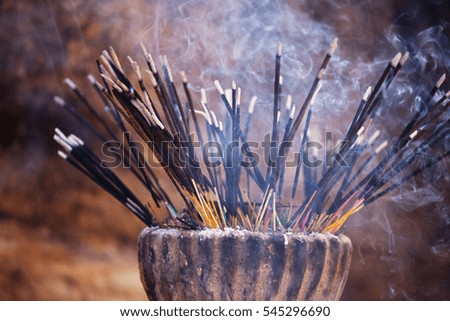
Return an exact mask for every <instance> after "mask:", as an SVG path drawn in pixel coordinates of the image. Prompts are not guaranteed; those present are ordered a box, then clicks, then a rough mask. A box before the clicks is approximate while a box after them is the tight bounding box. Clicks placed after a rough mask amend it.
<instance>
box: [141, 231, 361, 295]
mask: <svg viewBox="0 0 450 321" xmlns="http://www.w3.org/2000/svg"><path fill="white" fill-rule="evenodd" d="M138 248H139V254H138V256H139V269H140V273H141V281H142V283H143V285H144V288H145V291H146V293H147V296H148V298H149V299H150V300H221V301H225V300H283V301H285V300H338V299H339V298H340V296H341V293H342V290H343V289H344V286H345V283H346V281H347V276H348V272H349V268H350V262H351V252H352V244H351V241H350V239H349V238H348V237H346V236H344V235H339V236H335V235H332V234H328V233H327V234H320V233H309V234H283V233H280V232H277V233H260V232H250V231H244V230H234V229H225V230H213V229H207V230H202V231H187V230H180V229H161V228H146V229H144V230H143V231H142V233H141V235H140V236H139V241H138Z"/></svg>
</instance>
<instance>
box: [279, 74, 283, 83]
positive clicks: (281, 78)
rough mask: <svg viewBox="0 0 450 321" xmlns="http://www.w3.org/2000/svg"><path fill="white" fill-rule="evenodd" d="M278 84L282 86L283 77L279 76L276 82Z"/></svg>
mask: <svg viewBox="0 0 450 321" xmlns="http://www.w3.org/2000/svg"><path fill="white" fill-rule="evenodd" d="M278 83H279V84H280V85H282V84H283V76H280V79H279V80H278Z"/></svg>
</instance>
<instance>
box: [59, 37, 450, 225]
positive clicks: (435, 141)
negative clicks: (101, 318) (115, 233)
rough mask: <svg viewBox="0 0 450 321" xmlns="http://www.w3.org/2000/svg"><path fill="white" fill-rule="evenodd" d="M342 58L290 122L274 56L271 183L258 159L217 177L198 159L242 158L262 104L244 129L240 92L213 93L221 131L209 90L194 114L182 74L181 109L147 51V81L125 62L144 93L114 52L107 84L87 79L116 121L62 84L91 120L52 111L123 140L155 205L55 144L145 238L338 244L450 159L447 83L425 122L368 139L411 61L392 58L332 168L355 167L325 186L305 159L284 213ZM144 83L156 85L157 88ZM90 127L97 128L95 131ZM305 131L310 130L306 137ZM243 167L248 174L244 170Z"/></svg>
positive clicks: (87, 155)
mask: <svg viewBox="0 0 450 321" xmlns="http://www.w3.org/2000/svg"><path fill="white" fill-rule="evenodd" d="M336 47H337V39H335V40H334V41H333V42H332V44H331V46H330V49H329V51H328V52H327V53H326V55H325V58H324V59H323V62H322V64H321V65H320V67H319V68H318V72H317V75H316V77H315V79H314V81H313V83H312V85H311V88H310V90H309V92H308V95H307V96H306V98H305V99H304V102H303V104H302V105H301V107H300V108H299V109H298V110H297V109H296V107H295V105H293V104H292V98H291V96H287V99H286V104H285V106H286V107H285V108H284V109H285V110H282V109H283V108H282V105H283V104H282V99H281V90H282V76H281V58H282V46H281V43H279V45H278V48H277V52H276V55H275V78H274V95H273V110H272V111H271V114H272V126H271V132H270V133H271V135H270V137H271V140H272V142H275V143H276V144H275V146H276V148H274V149H271V155H270V159H271V160H272V162H271V163H269V164H268V166H266V169H265V174H264V173H263V172H264V168H261V165H260V164H258V163H257V162H256V160H255V159H256V158H255V156H256V155H255V154H254V153H255V152H254V151H252V150H251V149H249V148H241V149H239V148H231V150H230V149H228V148H223V150H221V152H220V153H217V154H216V156H215V163H214V166H211V164H205V162H202V161H201V160H202V158H201V156H202V155H201V151H202V149H200V152H199V151H198V150H197V148H196V147H197V146H198V144H196V142H197V140H198V142H199V143H200V146H204V144H205V143H207V142H208V143H211V142H212V143H217V144H221V146H228V145H230V144H231V146H245V144H246V143H247V140H248V134H249V128H250V125H251V122H252V117H253V112H254V109H255V107H256V104H257V99H256V97H253V98H252V99H251V100H250V103H249V105H248V106H246V108H245V109H246V113H245V117H243V115H242V114H244V113H242V112H241V108H242V107H243V106H241V88H239V87H238V86H237V84H236V83H235V82H234V81H233V83H232V86H231V90H230V92H229V94H227V91H225V90H223V88H222V86H221V84H220V82H219V81H217V80H216V81H214V84H215V87H216V88H217V91H218V93H219V95H220V97H221V100H222V101H223V107H219V108H223V110H224V111H225V118H226V119H225V125H224V123H223V122H222V120H220V119H219V116H218V115H220V113H219V111H220V110H218V109H217V108H216V111H214V110H213V108H211V107H210V105H209V103H208V101H207V99H206V94H205V90H202V91H201V93H202V94H201V97H200V101H199V102H197V99H196V97H194V96H193V94H192V92H191V86H190V84H189V83H188V82H187V78H186V74H185V73H184V72H181V73H180V78H181V80H182V91H183V92H184V93H183V96H184V99H182V95H181V94H180V92H179V89H180V88H181V86H180V87H177V86H176V85H175V82H174V78H173V75H172V71H171V68H170V66H169V63H168V60H167V57H161V68H160V69H158V68H157V65H156V63H155V62H154V60H153V58H152V56H151V55H150V54H149V53H148V51H147V50H146V48H145V46H144V44H143V43H141V49H142V53H143V56H144V58H145V61H146V65H147V66H146V69H145V77H143V73H142V72H141V68H140V67H139V65H138V64H137V62H136V61H134V60H133V59H131V58H130V57H128V62H129V63H130V64H131V66H132V69H133V70H134V74H135V78H137V83H138V86H137V87H135V85H133V84H132V81H131V80H130V77H128V76H127V75H125V72H124V70H123V68H122V65H121V63H120V61H119V59H118V57H117V55H116V53H115V51H114V50H113V49H112V48H110V50H109V52H108V51H103V53H102V55H101V56H100V59H99V60H98V61H97V66H98V69H99V72H100V76H101V81H97V80H96V79H95V78H94V77H93V76H92V75H89V76H88V79H89V81H90V83H91V84H92V86H93V88H94V89H95V90H96V92H97V94H98V95H99V97H100V98H101V100H102V102H103V105H104V106H105V110H106V114H108V115H111V116H112V118H113V120H112V121H111V120H110V119H107V118H106V117H104V116H102V115H101V114H100V113H99V112H98V111H97V109H96V108H95V107H94V106H93V104H91V102H90V100H89V99H87V98H86V96H84V94H83V93H82V92H81V91H80V90H79V89H78V87H77V86H76V85H75V84H74V83H73V82H72V81H71V80H70V79H66V80H65V83H66V84H67V85H68V86H69V87H70V88H71V89H72V91H73V92H74V93H75V95H76V96H77V97H78V98H79V101H80V104H81V105H82V106H84V107H85V112H86V113H89V114H90V116H89V118H88V117H86V116H87V114H86V113H85V112H82V111H81V110H79V109H78V108H75V107H74V106H72V105H70V104H69V103H68V102H66V101H65V100H63V99H62V98H61V97H55V101H56V103H57V104H58V105H60V106H61V107H63V108H64V109H65V110H67V111H68V112H69V113H71V114H72V115H73V116H74V117H76V118H77V119H78V120H79V121H80V122H81V123H82V124H83V125H84V126H86V127H87V129H88V130H90V131H92V133H93V134H94V135H95V137H97V138H98V139H100V140H101V141H102V142H105V143H107V142H111V141H112V142H117V141H119V140H118V136H119V134H121V135H120V136H122V134H123V137H124V142H122V143H123V144H124V145H125V146H123V148H121V149H120V151H121V153H122V154H121V156H122V157H121V159H122V160H123V165H124V166H123V167H126V168H127V169H129V170H130V171H131V172H132V174H133V175H134V176H135V178H136V179H137V180H138V181H139V182H140V184H141V185H142V186H143V187H144V188H146V189H147V190H148V192H149V193H150V194H149V196H151V200H150V198H149V200H146V201H142V200H140V199H139V198H138V197H137V196H136V194H135V193H134V192H133V191H132V189H131V188H130V187H128V186H127V185H126V184H125V183H124V182H123V181H122V180H121V179H120V178H119V176H117V175H116V174H115V173H114V170H113V168H111V167H108V164H107V163H106V165H105V162H102V160H101V159H100V158H99V157H98V156H96V155H95V154H94V153H93V152H92V150H90V149H89V148H88V147H87V146H86V145H85V144H84V142H83V141H82V140H81V139H80V138H78V137H77V136H75V135H73V134H71V135H69V136H66V135H65V134H64V133H63V132H62V131H61V130H59V129H56V130H55V136H54V139H55V140H56V141H57V142H58V143H59V144H60V145H61V147H63V149H64V151H59V152H58V153H59V155H60V156H61V157H62V158H64V159H65V160H66V161H68V162H69V163H70V164H71V165H73V166H74V167H76V168H77V169H78V170H79V171H81V172H83V173H84V174H85V175H87V176H88V177H89V178H90V179H92V180H93V181H94V182H96V183H97V184H98V185H100V186H101V187H102V188H103V189H105V190H106V191H108V192H109V193H110V194H111V195H113V196H114V197H115V198H116V199H117V200H119V201H120V202H121V203H123V204H124V205H125V206H126V207H127V208H128V209H129V210H131V211H132V212H133V213H134V214H135V215H136V216H137V217H139V218H140V219H141V220H142V221H143V222H144V223H145V224H147V225H148V226H160V227H179V228H184V229H202V228H220V229H223V228H225V227H231V228H243V229H248V230H252V231H261V232H268V231H282V232H311V231H315V232H331V233H338V232H340V231H341V229H342V227H343V225H344V223H345V221H346V220H347V219H348V218H349V217H350V216H351V215H353V214H355V213H356V212H358V211H359V210H361V209H362V208H364V207H365V206H367V205H369V204H370V203H372V202H373V201H375V200H377V199H378V198H380V197H381V196H383V195H385V194H387V193H388V192H390V191H392V190H393V189H395V188H397V187H399V186H400V185H402V184H404V183H405V182H407V181H408V180H409V179H411V178H412V177H414V176H416V175H418V174H420V173H421V172H423V171H424V170H426V169H427V168H429V167H431V166H433V165H435V164H436V163H438V162H440V161H441V160H443V159H444V158H445V157H447V156H448V155H449V150H446V148H448V144H447V145H446V144H445V141H446V140H448V136H449V128H450V127H449V119H446V117H448V116H446V114H445V111H446V110H447V109H448V107H449V105H450V100H449V97H450V91H449V92H447V93H445V94H443V92H442V90H441V86H442V85H443V83H444V81H445V74H444V75H442V77H440V78H439V80H438V81H437V82H436V84H435V85H434V87H433V88H431V90H430V91H429V92H427V93H426V94H424V95H422V96H418V97H416V98H417V99H415V101H416V102H417V104H418V106H416V110H417V112H416V113H415V114H414V115H413V116H412V118H411V119H410V120H409V122H408V123H407V125H406V126H405V128H404V129H403V130H402V132H401V133H400V135H399V136H398V137H395V138H394V139H393V140H392V141H389V142H388V141H383V142H379V139H378V137H379V136H380V131H379V130H374V129H373V128H371V123H372V120H373V119H374V118H375V117H377V115H379V114H380V113H379V112H378V111H379V110H380V108H381V106H383V104H385V103H386V100H388V99H389V87H390V85H391V83H392V82H393V80H394V79H395V78H396V76H397V74H398V73H399V72H400V70H401V69H402V67H403V65H404V64H405V63H406V61H407V60H408V56H409V53H408V52H406V53H404V54H402V53H398V54H397V55H395V57H394V58H393V59H392V60H391V61H390V62H389V63H388V65H387V66H386V68H385V70H384V72H383V73H382V75H381V76H380V78H379V80H378V82H377V83H376V84H375V86H374V87H373V88H372V87H369V88H368V89H367V91H366V92H365V93H364V95H363V97H362V99H361V102H360V104H359V106H357V108H356V111H355V114H354V117H353V119H352V120H351V121H350V122H349V123H350V124H349V127H348V130H347V132H346V134H345V138H344V140H343V141H342V143H341V144H340V146H339V147H338V148H337V150H335V151H334V154H333V157H341V158H343V159H345V160H346V163H347V165H348V166H340V165H337V164H332V166H328V167H324V168H323V172H322V173H321V174H320V175H319V174H318V170H316V169H313V168H309V167H308V166H306V165H305V164H304V162H300V159H299V160H298V162H297V166H296V168H295V177H294V183H293V185H292V189H291V191H290V193H289V194H290V201H289V202H288V204H283V201H282V200H281V197H280V196H281V193H282V192H283V189H286V187H285V186H283V184H284V177H285V172H286V161H285V160H286V157H287V155H288V153H289V152H290V149H291V146H292V142H293V140H294V139H298V140H299V141H300V149H301V150H300V151H302V150H303V146H304V145H305V143H306V141H307V139H308V137H310V136H311V133H310V129H309V127H310V123H311V118H312V112H313V109H312V106H313V105H314V102H315V99H316V96H317V95H318V93H319V91H320V88H321V84H322V81H323V78H324V76H325V72H326V69H327V66H328V64H329V62H330V60H331V57H332V55H333V53H334V51H335V49H336ZM144 78H146V79H147V80H150V84H151V85H150V86H149V85H148V82H146V81H144ZM242 109H244V108H242ZM83 115H84V116H83ZM281 115H286V116H287V117H286V121H284V122H283V123H284V126H281V125H280V124H281V121H280V118H281ZM305 115H306V119H305V120H304V118H305ZM87 119H90V120H91V121H88V120H87ZM92 119H95V125H94V122H92ZM241 119H243V120H244V121H242V120H241ZM303 120H304V121H303ZM302 124H303V130H300V127H301V125H302ZM268 128H270V127H269V126H268ZM131 129H132V130H131ZM269 130H270V129H269ZM136 135H137V136H139V142H143V143H145V145H144V146H145V147H146V148H145V149H147V148H148V150H150V152H151V153H152V154H153V155H154V156H155V157H156V159H157V160H158V162H159V163H160V164H161V165H162V168H163V169H164V171H165V173H166V174H167V177H168V178H169V179H170V181H171V182H172V184H173V186H174V188H175V189H176V190H177V191H178V195H179V197H181V199H182V200H183V202H184V206H183V208H182V209H176V208H175V206H174V199H173V198H174V196H173V194H172V195H169V193H167V192H166V191H165V190H164V188H163V187H162V186H161V184H160V179H159V177H158V175H160V173H159V172H158V173H157V172H156V171H155V168H153V167H152V166H150V164H149V161H148V159H149V156H148V155H147V152H146V151H145V150H143V148H142V144H138V143H137V142H138V141H136V140H135V136H136ZM239 151H241V152H239ZM244 159H245V160H246V161H247V163H246V166H243V165H242V164H243V163H242V161H243V160H244ZM300 177H302V178H303V185H304V188H303V190H304V195H303V197H302V196H298V195H297V194H298V193H297V190H298V185H299V182H300ZM176 197H178V196H176Z"/></svg>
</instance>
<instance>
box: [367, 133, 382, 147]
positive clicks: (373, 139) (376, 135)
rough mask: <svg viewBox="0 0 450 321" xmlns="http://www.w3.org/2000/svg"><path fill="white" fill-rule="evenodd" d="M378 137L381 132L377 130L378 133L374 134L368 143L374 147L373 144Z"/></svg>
mask: <svg viewBox="0 0 450 321" xmlns="http://www.w3.org/2000/svg"><path fill="white" fill-rule="evenodd" d="M378 136H380V131H379V130H376V131H375V132H374V133H373V134H372V136H370V138H369V140H368V141H367V144H369V145H372V144H373V142H374V141H375V139H377V138H378Z"/></svg>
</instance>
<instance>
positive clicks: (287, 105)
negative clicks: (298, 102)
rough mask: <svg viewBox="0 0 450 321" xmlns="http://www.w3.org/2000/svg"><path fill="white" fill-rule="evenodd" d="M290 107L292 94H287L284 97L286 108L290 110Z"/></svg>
mask: <svg viewBox="0 0 450 321" xmlns="http://www.w3.org/2000/svg"><path fill="white" fill-rule="evenodd" d="M291 107H292V96H291V95H288V96H287V98H286V109H287V110H290V109H291Z"/></svg>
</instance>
